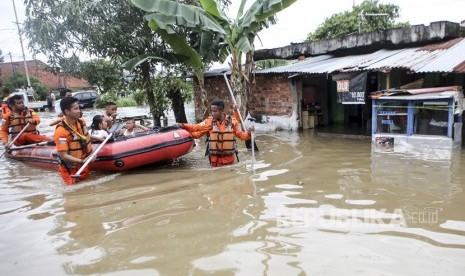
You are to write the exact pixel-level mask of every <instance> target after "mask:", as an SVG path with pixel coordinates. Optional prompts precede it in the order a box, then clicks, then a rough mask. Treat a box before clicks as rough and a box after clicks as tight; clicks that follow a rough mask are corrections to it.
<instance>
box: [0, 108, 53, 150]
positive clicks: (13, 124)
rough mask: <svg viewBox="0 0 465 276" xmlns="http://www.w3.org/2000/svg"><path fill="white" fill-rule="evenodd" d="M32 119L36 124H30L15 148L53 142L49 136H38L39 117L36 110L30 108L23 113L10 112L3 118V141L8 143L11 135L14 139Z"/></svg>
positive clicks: (0, 130)
mask: <svg viewBox="0 0 465 276" xmlns="http://www.w3.org/2000/svg"><path fill="white" fill-rule="evenodd" d="M30 119H33V120H34V123H33V124H29V126H28V127H27V129H26V131H24V132H23V134H21V136H20V137H19V138H18V140H16V142H15V146H21V145H25V144H31V143H39V142H49V141H51V139H50V138H48V137H47V136H44V135H39V134H37V129H36V126H37V125H38V124H39V123H40V119H39V116H37V113H35V112H34V110H31V109H28V108H25V110H24V111H23V112H21V113H14V112H13V111H9V112H8V113H7V114H6V115H5V116H4V117H3V118H2V125H1V128H0V135H1V137H2V141H3V142H6V141H8V134H11V135H12V138H14V137H15V136H16V135H17V134H18V133H20V132H21V130H22V129H23V128H24V127H25V126H26V125H27V121H29V120H30Z"/></svg>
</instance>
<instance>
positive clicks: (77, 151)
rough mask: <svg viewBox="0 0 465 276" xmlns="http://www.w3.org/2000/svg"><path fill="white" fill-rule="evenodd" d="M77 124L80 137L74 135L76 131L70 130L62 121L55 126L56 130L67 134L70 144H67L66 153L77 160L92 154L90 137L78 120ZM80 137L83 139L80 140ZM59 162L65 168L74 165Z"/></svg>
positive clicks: (76, 134)
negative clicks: (61, 130)
mask: <svg viewBox="0 0 465 276" xmlns="http://www.w3.org/2000/svg"><path fill="white" fill-rule="evenodd" d="M77 123H78V124H79V126H80V127H81V130H82V134H80V135H79V134H78V133H76V131H75V130H74V129H72V128H71V127H70V126H69V125H68V124H66V123H65V122H64V121H62V122H61V123H59V124H58V125H57V128H59V127H61V128H64V129H65V130H66V131H67V132H68V135H69V138H71V142H70V143H69V144H68V152H67V153H68V154H69V155H71V156H73V157H76V158H78V159H84V158H86V157H87V156H89V155H90V153H91V152H92V143H91V140H90V135H89V131H88V129H87V126H86V125H85V124H84V123H83V122H82V121H81V120H80V119H78V121H77ZM82 136H84V137H85V138H81V137H82ZM60 162H61V164H62V165H64V166H65V167H67V168H71V167H73V166H74V164H71V163H68V162H64V161H63V160H60Z"/></svg>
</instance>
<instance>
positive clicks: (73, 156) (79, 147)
mask: <svg viewBox="0 0 465 276" xmlns="http://www.w3.org/2000/svg"><path fill="white" fill-rule="evenodd" d="M60 108H61V110H62V111H63V116H64V119H63V121H61V122H60V123H59V124H58V125H57V127H56V129H55V134H54V140H55V144H56V148H57V152H58V156H59V160H60V164H59V165H58V171H59V172H60V174H61V177H62V178H63V180H64V182H65V183H66V184H68V185H71V184H76V183H77V182H78V181H79V180H83V179H86V178H88V177H89V167H86V168H85V169H84V170H83V172H82V173H81V175H80V178H73V177H71V175H74V174H76V172H77V171H78V170H79V169H80V168H81V166H82V165H83V164H84V163H85V162H86V160H87V158H90V157H89V156H90V154H91V152H92V144H91V140H90V134H89V132H88V129H87V126H86V124H85V122H84V121H83V120H82V119H81V118H80V116H81V110H80V108H79V103H78V99H76V98H74V97H66V98H63V99H62V100H61V101H60Z"/></svg>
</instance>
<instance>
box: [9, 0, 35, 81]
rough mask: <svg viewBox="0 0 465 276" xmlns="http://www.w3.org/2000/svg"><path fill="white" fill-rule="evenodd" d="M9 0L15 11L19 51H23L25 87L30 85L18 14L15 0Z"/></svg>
mask: <svg viewBox="0 0 465 276" xmlns="http://www.w3.org/2000/svg"><path fill="white" fill-rule="evenodd" d="M11 1H12V2H13V9H14V11H15V18H16V27H17V28H18V35H19V43H20V44H21V51H22V52H23V61H24V70H25V71H26V79H27V87H31V81H30V80H29V72H28V70H27V63H26V56H25V55H24V47H23V38H22V37H21V31H20V29H19V23H18V14H17V13H16V5H15V0H11Z"/></svg>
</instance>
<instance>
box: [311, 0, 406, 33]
mask: <svg viewBox="0 0 465 276" xmlns="http://www.w3.org/2000/svg"><path fill="white" fill-rule="evenodd" d="M399 12H400V8H399V6H396V5H394V4H380V3H379V1H378V0H365V1H363V2H362V3H360V4H359V5H356V6H354V7H353V9H352V10H351V11H344V12H341V13H336V14H334V15H332V16H331V17H329V18H327V19H326V20H325V21H324V22H323V23H322V24H321V25H320V26H319V27H318V28H317V29H316V30H315V31H314V32H312V33H309V34H308V36H307V41H315V40H321V39H331V38H335V37H338V36H341V35H347V34H351V33H357V32H359V31H360V32H373V31H379V30H385V29H392V28H399V27H407V26H409V23H408V22H403V23H402V22H400V23H399V22H396V19H397V18H399Z"/></svg>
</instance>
